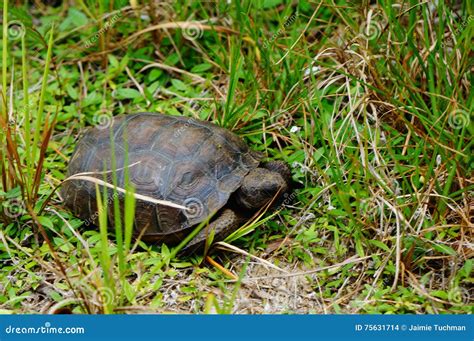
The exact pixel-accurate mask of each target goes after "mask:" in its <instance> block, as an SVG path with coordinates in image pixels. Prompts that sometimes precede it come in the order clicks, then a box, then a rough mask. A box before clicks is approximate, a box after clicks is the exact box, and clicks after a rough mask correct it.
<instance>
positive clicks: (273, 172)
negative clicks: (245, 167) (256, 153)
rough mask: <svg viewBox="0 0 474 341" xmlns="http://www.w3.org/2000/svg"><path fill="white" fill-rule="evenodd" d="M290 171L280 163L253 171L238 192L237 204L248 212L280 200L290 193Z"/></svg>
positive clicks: (273, 163)
mask: <svg viewBox="0 0 474 341" xmlns="http://www.w3.org/2000/svg"><path fill="white" fill-rule="evenodd" d="M290 178H291V174H290V170H289V168H288V166H287V165H286V164H285V163H283V162H280V161H272V162H268V163H266V164H264V165H263V167H258V168H255V169H253V170H251V171H250V172H249V173H248V174H247V176H246V177H245V178H244V180H243V182H242V186H241V187H240V188H239V189H238V190H237V192H236V201H237V204H238V205H239V206H240V207H242V208H245V209H248V210H257V209H259V208H260V207H263V206H265V205H266V204H268V202H270V201H271V200H273V199H275V201H274V202H278V199H279V198H280V197H281V196H283V194H284V193H286V192H288V190H289V187H290Z"/></svg>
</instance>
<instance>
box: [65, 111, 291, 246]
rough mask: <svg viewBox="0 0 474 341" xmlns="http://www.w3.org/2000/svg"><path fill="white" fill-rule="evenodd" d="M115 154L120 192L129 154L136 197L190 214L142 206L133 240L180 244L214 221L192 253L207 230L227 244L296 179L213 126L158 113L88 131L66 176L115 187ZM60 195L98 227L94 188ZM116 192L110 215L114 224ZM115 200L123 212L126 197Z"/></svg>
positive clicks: (74, 187) (79, 183)
mask: <svg viewBox="0 0 474 341" xmlns="http://www.w3.org/2000/svg"><path fill="white" fill-rule="evenodd" d="M111 136H112V138H113V141H114V143H113V145H112V144H111ZM112 151H114V155H115V160H116V163H115V165H116V175H117V186H118V187H121V188H124V187H125V184H124V182H125V180H124V179H125V176H126V175H125V171H124V168H125V167H126V165H125V162H127V154H128V170H129V171H128V172H129V181H130V183H131V184H132V185H133V186H134V187H135V192H136V193H137V194H141V195H144V196H148V197H152V198H156V199H161V200H166V201H170V202H172V203H176V204H179V205H182V206H184V207H186V208H187V209H186V210H184V209H182V208H175V207H169V206H165V205H161V204H154V203H150V202H148V201H145V200H139V199H137V201H136V208H135V221H134V236H135V237H138V236H139V237H140V238H141V239H142V240H144V241H146V242H164V243H167V244H169V245H175V244H177V243H179V242H180V241H182V240H183V238H185V237H186V235H187V234H189V233H190V232H191V231H192V230H193V229H194V227H195V226H196V225H198V224H199V223H201V222H203V221H205V220H206V219H208V218H209V217H210V216H211V215H213V214H214V215H213V217H212V219H211V221H210V223H209V225H208V226H207V227H205V228H203V229H202V230H201V231H200V232H199V233H198V234H197V235H196V236H195V237H194V238H193V239H192V240H191V241H190V243H189V244H188V245H187V246H186V249H187V251H191V252H193V251H196V250H198V249H200V248H202V247H203V246H204V245H205V241H206V238H207V237H208V236H209V234H210V231H213V233H214V241H219V240H223V239H224V238H225V237H226V236H228V235H229V234H230V233H232V232H233V231H234V230H236V229H237V228H238V227H239V226H240V224H242V223H243V222H245V221H246V220H248V219H249V217H250V216H251V215H252V214H253V213H255V212H256V211H257V210H258V209H260V208H262V207H263V206H265V205H267V204H269V203H270V202H278V200H281V199H282V196H283V195H287V194H286V193H287V192H288V191H289V183H290V176H291V175H290V171H289V168H288V167H287V165H286V164H285V163H283V162H281V161H271V162H266V163H263V162H262V161H261V160H262V155H261V154H260V153H258V152H255V151H252V150H250V149H249V147H248V146H247V145H246V144H245V143H244V142H243V140H242V139H241V138H239V137H238V136H236V135H235V134H233V133H231V132H229V131H228V130H226V129H224V128H221V127H218V126H216V125H214V124H212V123H209V122H204V121H200V120H197V119H193V118H186V117H177V116H168V115H163V114H158V113H137V114H131V115H122V116H117V117H115V118H114V119H113V122H112V124H111V126H110V127H103V126H102V127H93V128H89V130H88V131H86V133H85V134H84V135H83V136H82V138H81V139H80V141H79V142H78V144H77V146H76V149H75V151H74V153H73V156H72V158H71V160H70V163H69V166H68V176H72V175H75V174H78V173H84V172H92V173H91V174H94V175H93V176H94V177H96V178H98V179H101V180H102V181H107V182H108V183H112V175H111V172H110V170H111V168H112V162H111V160H112V157H111V155H112V154H111V153H112ZM61 192H62V196H63V199H64V203H65V206H66V207H67V208H69V209H70V210H71V211H72V212H73V213H74V214H75V215H76V216H78V217H79V218H81V219H83V220H85V223H86V225H89V224H95V225H97V224H98V213H97V211H98V210H97V204H96V185H95V184H94V183H93V182H89V181H84V180H71V181H66V182H65V183H64V185H63V188H62V190H61ZM112 193H113V191H112V190H110V192H109V195H108V198H109V201H110V202H109V205H108V207H109V210H108V216H109V221H112V222H113V221H114V220H113V205H112V204H111V202H113V201H112V199H111V198H112ZM116 194H117V193H116ZM118 194H119V203H120V205H121V208H122V209H123V206H124V196H123V195H122V194H121V193H118ZM122 212H123V210H122Z"/></svg>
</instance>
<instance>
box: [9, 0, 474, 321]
mask: <svg viewBox="0 0 474 341" xmlns="http://www.w3.org/2000/svg"><path fill="white" fill-rule="evenodd" d="M130 4H131V3H128V2H126V1H114V2H109V1H103V2H101V5H100V6H98V5H95V3H93V2H91V3H89V2H88V1H78V2H77V4H76V5H75V6H69V5H61V6H60V7H41V8H37V7H31V6H30V7H28V6H26V5H24V6H22V7H14V5H12V4H9V5H8V6H7V4H6V3H5V4H4V6H2V8H4V11H3V13H4V15H3V24H2V26H3V27H2V28H3V29H2V32H3V39H2V44H1V46H2V68H1V70H2V76H1V78H2V90H3V91H2V92H1V94H2V107H1V108H2V112H1V115H0V116H1V121H0V126H1V128H2V129H1V131H0V140H1V142H2V143H1V146H2V147H1V149H0V150H1V157H0V159H1V162H2V163H1V165H0V170H1V184H0V204H1V206H2V209H1V210H0V261H1V262H2V266H1V268H0V312H4V313H26V312H40V311H42V312H53V311H60V309H68V310H71V311H73V312H76V313H127V312H134V311H149V312H193V313H202V312H204V313H212V312H217V313H234V312H243V313H262V312H272V313H282V312H289V313H308V312H310V313H399V314H402V313H472V311H473V305H472V303H473V302H472V296H473V295H472V284H473V276H472V268H473V261H472V257H473V252H472V209H471V208H470V207H472V201H473V197H472V193H473V190H474V186H473V183H472V178H473V177H472V169H473V166H474V163H473V158H472V156H471V155H472V148H473V145H472V143H473V142H472V141H473V139H472V134H473V130H474V126H473V125H472V122H471V120H472V112H473V107H474V105H473V92H472V91H471V84H472V82H473V75H472V72H470V70H471V69H472V67H473V59H472V52H473V51H472V37H473V26H474V24H473V23H474V20H472V15H474V11H473V8H472V5H471V4H470V2H469V1H463V2H462V3H456V4H452V3H450V2H443V1H440V2H439V4H438V5H436V6H435V5H432V4H427V3H419V2H415V1H404V2H393V1H380V2H378V5H373V6H369V5H368V4H367V2H365V1H363V2H362V1H361V2H343V1H338V2H337V3H333V2H330V1H323V2H322V3H319V2H308V1H299V2H297V3H293V4H292V3H290V2H284V1H281V0H274V1H270V0H265V1H263V0H261V1H249V0H248V1H240V2H239V1H235V2H234V1H232V2H231V3H230V4H228V3H227V2H226V1H220V2H186V1H177V2H172V3H169V4H159V5H157V4H155V5H153V6H147V5H145V4H141V3H140V4H137V7H135V8H132V7H130ZM5 13H8V16H6V15H5ZM5 22H10V23H11V22H13V23H14V25H12V24H10V25H9V26H8V25H7V26H6V25H5ZM182 22H187V23H188V24H187V26H184V24H178V23H182ZM20 23H21V24H20ZM167 23H168V25H167V26H166V24H167ZM153 25H156V26H157V29H156V30H151V31H146V30H147V28H150V27H152V26H153ZM180 25H181V26H180ZM143 30H145V31H146V32H145V31H143ZM98 32H101V33H100V34H98V35H97V36H96V33H98ZM15 33H20V34H19V37H18V34H15ZM23 33H24V34H23ZM5 36H8V37H9V39H5ZM5 89H8V92H7V91H5ZM10 94H12V95H10ZM6 108H8V110H6ZM140 111H157V112H163V113H166V114H169V115H184V116H189V117H195V118H200V119H204V120H209V121H213V122H214V123H216V124H219V125H221V126H224V127H226V128H228V129H230V130H232V131H234V132H235V133H237V134H239V135H240V136H242V137H244V138H245V140H246V141H247V143H248V144H249V145H250V146H251V147H252V148H253V149H255V150H258V151H261V152H263V153H264V155H265V156H266V158H268V159H278V160H284V161H286V162H287V163H288V164H289V165H290V166H291V170H292V176H293V180H294V182H295V184H296V186H295V190H294V193H292V194H291V196H290V198H288V200H285V201H284V204H283V205H280V206H279V207H277V209H276V210H274V211H273V212H271V213H270V212H269V213H266V214H263V215H261V216H259V217H258V218H257V219H255V220H252V221H250V222H249V223H248V224H246V225H245V226H243V227H242V229H240V230H239V231H236V232H235V233H234V234H233V235H232V236H230V237H229V238H228V240H227V242H229V243H231V244H232V245H235V246H237V247H239V248H241V249H243V250H245V251H247V252H248V253H249V254H251V255H252V256H256V257H259V258H260V259H261V260H258V259H256V258H250V257H249V256H248V255H241V254H236V253H233V252H222V251H220V252H214V253H212V254H211V255H210V257H212V259H213V260H214V261H215V262H217V263H219V264H221V266H222V267H224V268H225V269H226V270H225V271H222V270H220V269H219V267H218V266H213V265H211V264H210V261H209V260H208V259H207V260H206V259H205V258H203V256H201V255H196V256H192V257H183V256H177V251H178V249H175V248H173V247H172V246H166V245H147V244H145V243H143V242H141V241H138V242H135V241H133V240H131V239H130V231H131V227H132V217H133V201H134V200H133V197H132V195H131V194H129V195H128V199H127V204H126V205H125V206H126V209H125V212H124V214H125V219H124V222H123V223H121V221H120V219H118V220H117V221H115V222H107V221H106V217H105V215H103V214H102V215H100V224H99V225H100V228H99V229H91V228H86V227H85V226H83V225H82V221H81V220H79V219H77V218H75V217H73V216H72V215H71V214H70V213H69V212H67V211H66V210H65V209H64V208H63V207H62V204H61V198H60V197H59V196H58V194H57V193H56V192H55V193H53V190H54V189H55V188H56V186H59V185H60V183H61V181H62V180H64V178H65V173H66V167H67V161H68V158H69V157H70V155H71V154H72V152H73V150H74V147H75V145H76V143H77V140H78V138H79V136H80V133H81V132H82V131H83V130H84V129H85V128H86V127H87V126H91V125H98V124H99V125H103V126H107V125H109V124H110V123H111V121H112V120H113V116H116V115H119V114H124V113H133V112H140ZM7 112H11V113H12V115H11V116H7ZM50 135H51V136H50ZM7 140H8V141H9V142H8V143H7V142H6V141H7ZM129 190H130V189H129ZM52 193H53V194H52ZM101 193H102V192H101ZM104 194H106V195H105V196H104V195H103V196H102V201H100V202H101V205H112V206H113V207H114V209H115V210H119V206H118V205H117V204H118V203H117V202H116V200H115V201H114V200H111V198H110V195H109V194H107V192H104ZM107 226H113V227H114V228H115V233H110V232H108V231H107ZM263 260H266V261H268V262H270V263H272V264H273V265H274V268H272V267H269V266H267V265H266V264H265V263H264V261H263ZM276 268H279V269H280V270H277V269H276Z"/></svg>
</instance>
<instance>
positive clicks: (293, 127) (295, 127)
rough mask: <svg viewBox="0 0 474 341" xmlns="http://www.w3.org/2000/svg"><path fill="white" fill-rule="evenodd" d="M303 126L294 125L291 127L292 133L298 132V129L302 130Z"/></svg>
mask: <svg viewBox="0 0 474 341" xmlns="http://www.w3.org/2000/svg"><path fill="white" fill-rule="evenodd" d="M300 130H301V128H300V127H298V126H292V127H291V129H290V133H296V132H298V131H300Z"/></svg>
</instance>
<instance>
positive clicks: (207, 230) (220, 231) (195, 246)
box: [181, 208, 243, 254]
mask: <svg viewBox="0 0 474 341" xmlns="http://www.w3.org/2000/svg"><path fill="white" fill-rule="evenodd" d="M242 221H243V219H242V218H241V217H240V216H239V215H238V214H237V213H235V212H234V211H233V210H231V209H228V208H226V209H224V210H223V211H222V212H221V214H220V215H219V216H217V218H216V219H215V220H213V221H212V222H211V223H210V224H209V226H205V227H204V228H203V229H202V230H201V231H199V233H198V234H197V235H196V236H195V237H194V238H193V239H191V240H190V242H189V243H188V244H187V245H186V246H185V247H184V248H183V249H182V250H181V252H183V253H186V254H191V253H194V252H196V251H198V250H203V249H204V246H205V245H206V240H207V238H208V237H209V235H210V234H211V231H214V240H213V242H218V241H221V240H224V239H225V238H226V237H227V236H228V235H230V234H231V233H232V232H234V231H235V230H236V229H237V228H238V227H239V225H240V224H241V223H242Z"/></svg>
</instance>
